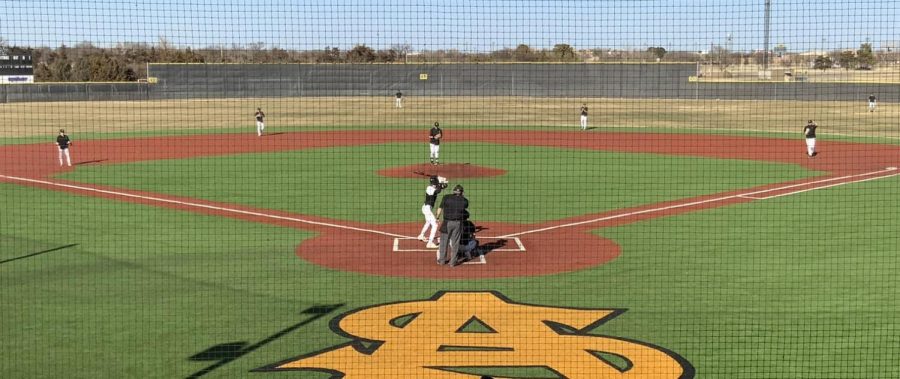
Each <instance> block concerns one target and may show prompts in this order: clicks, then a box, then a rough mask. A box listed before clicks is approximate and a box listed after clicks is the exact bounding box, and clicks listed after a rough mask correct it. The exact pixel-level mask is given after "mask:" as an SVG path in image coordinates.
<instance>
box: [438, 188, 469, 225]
mask: <svg viewBox="0 0 900 379" xmlns="http://www.w3.org/2000/svg"><path fill="white" fill-rule="evenodd" d="M468 207H469V200H468V199H466V197H465V196H463V195H457V194H451V195H446V196H444V198H443V199H441V207H440V208H441V209H443V210H444V220H446V221H462V220H465V219H466V216H465V215H466V208H468Z"/></svg>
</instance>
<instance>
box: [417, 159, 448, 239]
mask: <svg viewBox="0 0 900 379" xmlns="http://www.w3.org/2000/svg"><path fill="white" fill-rule="evenodd" d="M444 188H447V178H444V177H442V176H432V177H431V178H429V184H428V187H425V203H424V204H422V214H423V215H424V216H425V225H423V226H422V231H421V232H419V236H418V237H417V239H418V240H420V241H422V242H425V243H426V244H425V247H427V248H429V249H436V248H438V245H437V244H435V243H434V235H435V234H436V233H437V229H438V223H437V217H434V212H433V211H432V210H433V209H434V203H435V202H436V201H437V196H438V194H439V193H441V190H443V189H444ZM428 228H431V233H430V234H429V235H428V239H425V232H427V231H428Z"/></svg>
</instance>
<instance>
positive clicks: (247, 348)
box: [187, 304, 344, 378]
mask: <svg viewBox="0 0 900 379" xmlns="http://www.w3.org/2000/svg"><path fill="white" fill-rule="evenodd" d="M343 306H344V304H333V305H317V306H314V307H309V308H307V309H305V310H303V312H301V314H304V315H309V317H307V318H306V319H304V320H302V321H300V322H298V323H296V324H294V325H291V326H289V327H287V328H284V329H282V330H279V331H278V332H276V333H275V334H272V335H271V336H268V337H266V338H264V339H262V340H260V341H259V342H256V343H254V344H252V345H250V344H249V343H248V342H246V341H242V342H227V343H223V344H219V345H215V346H213V347H210V348H208V349H206V350H204V351H202V352H200V353H197V354H195V355H193V356H191V357H190V358H188V359H189V360H192V361H202V362H206V361H213V362H214V363H213V364H211V365H209V366H207V367H206V368H203V369H202V370H200V371H197V372H195V373H193V374H191V375H188V376H187V378H199V377H201V376H204V375H206V374H209V373H211V372H213V371H215V370H216V369H218V368H219V367H222V366H224V365H226V364H228V363H230V362H232V361H235V360H237V359H238V358H240V357H242V356H244V355H247V354H249V353H252V352H253V351H256V350H257V349H259V348H261V347H263V346H265V345H267V344H269V343H271V342H274V341H275V340H277V339H279V338H281V337H284V336H286V335H287V334H289V333H291V332H293V331H295V330H297V329H300V328H301V327H303V326H304V325H308V324H310V323H312V322H313V321H316V320H318V319H320V318H322V317H325V315H327V314H329V313H331V312H334V311H335V310H336V309H338V308H340V307H343Z"/></svg>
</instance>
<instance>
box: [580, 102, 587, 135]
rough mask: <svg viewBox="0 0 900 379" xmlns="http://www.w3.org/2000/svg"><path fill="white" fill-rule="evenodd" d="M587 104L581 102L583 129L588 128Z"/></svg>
mask: <svg viewBox="0 0 900 379" xmlns="http://www.w3.org/2000/svg"><path fill="white" fill-rule="evenodd" d="M587 111H588V110H587V104H581V130H587Z"/></svg>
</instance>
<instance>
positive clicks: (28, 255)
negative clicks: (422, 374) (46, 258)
mask: <svg viewBox="0 0 900 379" xmlns="http://www.w3.org/2000/svg"><path fill="white" fill-rule="evenodd" d="M75 246H78V244H77V243H73V244H68V245H63V246H59V247H54V248H52V249H47V250H44V251H38V252H37V253H31V254H27V255H23V256H21V257H15V258H10V259H6V260H2V261H0V265H2V264H6V263H9V262H13V261H17V260H20V259H25V258H31V257H35V256H38V255H41V254H47V253H52V252H54V251H60V250H64V249H68V248H70V247H75Z"/></svg>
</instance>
